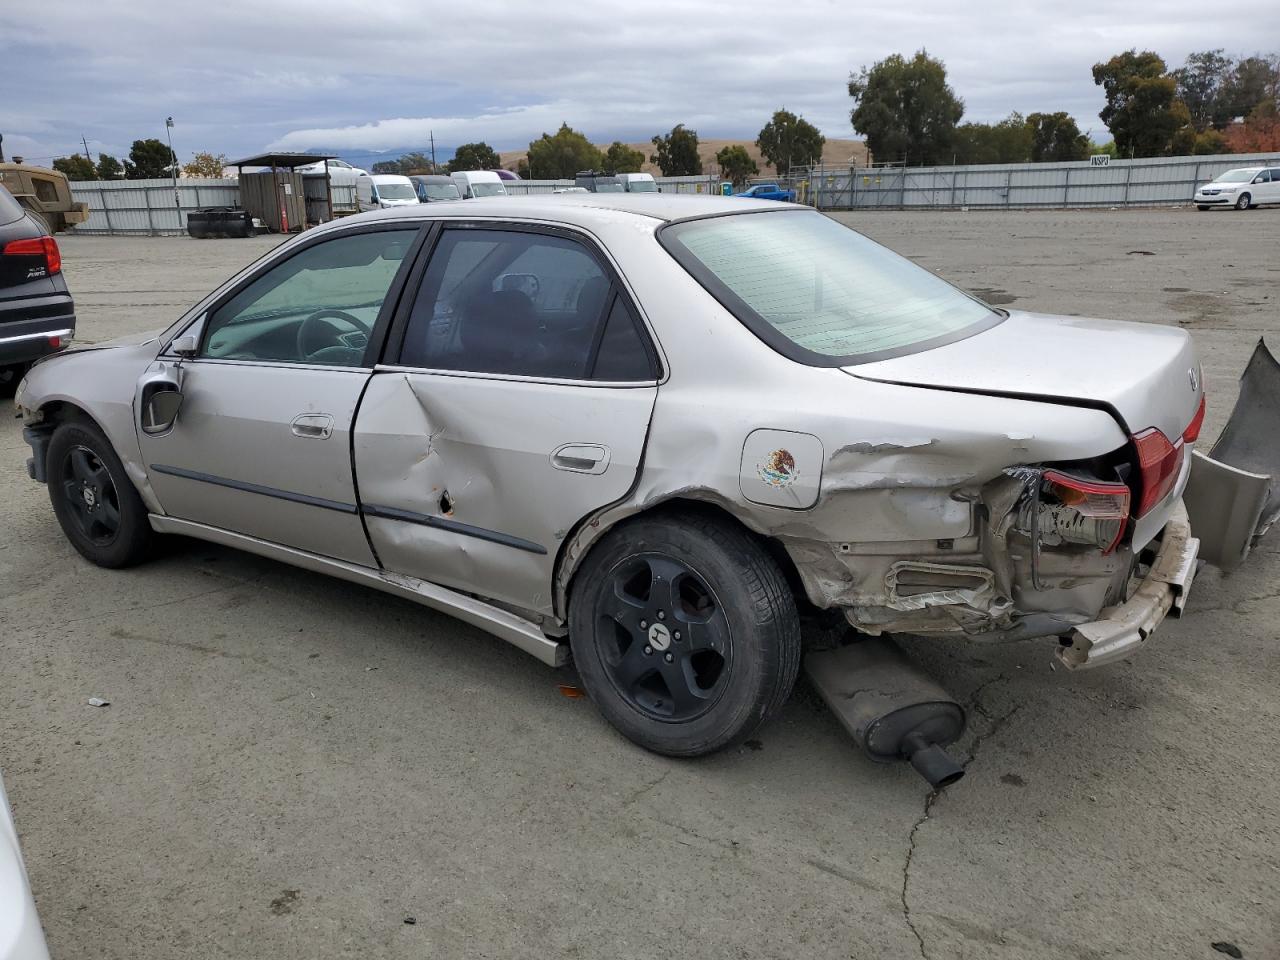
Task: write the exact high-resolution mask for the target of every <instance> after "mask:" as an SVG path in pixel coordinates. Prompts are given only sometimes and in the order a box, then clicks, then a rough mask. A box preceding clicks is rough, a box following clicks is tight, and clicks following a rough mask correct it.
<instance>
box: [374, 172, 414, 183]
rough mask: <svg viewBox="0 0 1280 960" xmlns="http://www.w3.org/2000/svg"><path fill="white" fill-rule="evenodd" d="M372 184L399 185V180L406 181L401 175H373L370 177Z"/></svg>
mask: <svg viewBox="0 0 1280 960" xmlns="http://www.w3.org/2000/svg"><path fill="white" fill-rule="evenodd" d="M370 179H371V180H373V182H374V183H399V182H400V181H401V180H408V179H409V178H408V177H406V176H405V175H404V174H403V173H375V174H373V175H372V176H371V177H370Z"/></svg>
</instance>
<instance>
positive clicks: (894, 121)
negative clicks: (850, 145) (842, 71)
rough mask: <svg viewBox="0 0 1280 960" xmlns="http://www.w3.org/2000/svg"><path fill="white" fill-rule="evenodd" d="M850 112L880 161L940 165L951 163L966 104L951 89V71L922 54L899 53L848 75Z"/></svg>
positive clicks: (940, 62) (850, 118)
mask: <svg viewBox="0 0 1280 960" xmlns="http://www.w3.org/2000/svg"><path fill="white" fill-rule="evenodd" d="M849 96H850V97H852V98H853V103H854V107H853V110H852V111H851V112H850V114H849V120H850V122H851V123H852V124H853V128H854V129H855V130H856V131H858V132H859V133H861V134H862V135H863V136H864V137H866V140H867V149H868V150H870V151H871V153H872V155H873V156H874V157H875V158H876V159H877V160H902V161H905V162H907V163H919V164H929V163H942V162H945V161H949V160H950V159H951V153H952V144H953V142H954V139H955V132H956V124H957V123H959V122H960V118H961V117H962V116H963V115H964V101H963V100H961V99H960V98H959V97H957V96H956V94H955V91H954V90H952V89H951V87H950V86H948V85H947V68H946V67H945V66H944V65H943V63H942V61H941V60H935V59H933V58H932V57H930V56H929V54H928V53H927V52H926V51H924V50H921V51H920V52H919V53H917V54H916V55H915V56H914V57H913V58H912V59H910V60H907V59H906V58H904V57H903V56H902V55H901V54H898V53H895V54H894V55H893V56H891V57H888V58H886V59H884V60H881V61H880V62H879V63H876V64H875V65H874V66H872V67H870V68H868V67H863V68H862V72H861V73H859V74H850V75H849Z"/></svg>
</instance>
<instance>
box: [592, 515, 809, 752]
mask: <svg viewBox="0 0 1280 960" xmlns="http://www.w3.org/2000/svg"><path fill="white" fill-rule="evenodd" d="M575 584H576V585H575V587H574V590H573V595H572V599H571V602H570V612H569V638H570V644H571V646H572V648H573V656H574V661H575V662H576V664H577V667H578V671H579V673H580V675H581V677H582V682H583V685H584V686H585V688H586V691H587V694H588V696H590V697H591V699H592V700H593V701H594V702H595V704H596V706H597V707H598V708H599V709H600V712H601V713H603V714H604V716H605V719H607V720H608V721H609V722H610V723H611V724H613V726H614V727H616V728H617V729H618V730H619V731H620V732H621V733H622V734H623V735H624V736H626V737H628V738H629V739H631V740H633V741H634V742H636V743H638V744H639V745H640V746H642V747H645V748H647V749H649V750H653V751H655V752H656V753H662V754H667V755H669V756H677V757H694V756H700V755H702V754H707V753H712V752H714V751H716V750H720V749H723V748H725V747H728V746H730V745H732V744H735V743H739V742H741V741H742V740H744V739H746V738H747V737H748V736H750V734H751V733H752V731H754V730H755V729H756V728H757V727H758V726H759V725H760V724H761V723H763V722H764V721H765V720H767V719H768V718H769V717H770V716H772V715H773V714H774V713H776V712H777V710H778V709H779V708H780V707H781V706H782V704H783V703H784V702H785V701H786V699H787V697H788V696H789V695H790V693H791V689H792V687H793V686H794V685H795V680H796V674H797V672H798V670H799V666H800V623H799V616H798V614H797V612H796V604H795V599H794V598H793V597H792V595H791V591H790V589H789V587H788V585H787V581H786V578H785V577H784V576H783V574H782V571H781V570H780V569H779V568H778V565H777V563H775V562H774V560H773V558H772V557H770V556H769V554H768V553H767V552H766V551H765V550H764V549H763V547H761V545H760V544H759V543H758V542H756V541H755V540H754V539H752V538H751V537H750V535H749V534H747V533H746V532H745V531H743V530H741V529H738V528H736V527H734V526H732V525H731V524H729V523H726V522H722V521H720V520H717V519H714V518H708V517H705V516H699V515H696V514H691V515H679V516H666V517H654V518H649V517H645V518H641V519H638V520H635V521H632V522H630V523H627V524H625V525H623V526H621V527H619V528H617V529H615V530H613V531H611V532H610V533H608V534H607V535H606V536H605V537H604V538H603V539H602V540H601V541H600V543H599V544H597V545H596V546H595V548H594V549H593V550H592V551H591V553H590V554H589V555H588V557H587V559H586V561H585V562H584V563H583V567H582V569H581V570H580V571H579V572H578V575H577V578H576V581H575Z"/></svg>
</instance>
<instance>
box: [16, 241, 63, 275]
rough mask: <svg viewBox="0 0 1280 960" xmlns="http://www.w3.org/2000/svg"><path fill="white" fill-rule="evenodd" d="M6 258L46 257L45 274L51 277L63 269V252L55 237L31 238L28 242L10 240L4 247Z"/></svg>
mask: <svg viewBox="0 0 1280 960" xmlns="http://www.w3.org/2000/svg"><path fill="white" fill-rule="evenodd" d="M3 254H4V256H6V257H44V268H45V272H46V273H47V274H48V275H49V276H53V274H55V273H57V272H58V271H60V270H61V269H62V252H61V251H60V250H59V249H58V241H57V240H55V239H53V237H31V238H30V239H28V240H10V241H9V242H8V243H6V244H5V245H4V250H3Z"/></svg>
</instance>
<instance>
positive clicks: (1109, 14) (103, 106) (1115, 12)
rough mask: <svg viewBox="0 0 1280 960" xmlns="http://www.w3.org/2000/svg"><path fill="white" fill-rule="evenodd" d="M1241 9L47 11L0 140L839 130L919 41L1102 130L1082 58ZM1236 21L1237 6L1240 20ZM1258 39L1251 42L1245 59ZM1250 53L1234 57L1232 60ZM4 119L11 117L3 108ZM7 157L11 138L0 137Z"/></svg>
mask: <svg viewBox="0 0 1280 960" xmlns="http://www.w3.org/2000/svg"><path fill="white" fill-rule="evenodd" d="M1254 9H1255V6H1254V5H1253V4H1250V5H1249V6H1247V7H1246V5H1245V4H1244V3H1243V2H1242V0H1222V2H1219V3H1218V4H1217V5H1216V6H1215V7H1214V13H1213V16H1212V17H1207V16H1206V15H1205V13H1204V8H1203V6H1202V4H1201V3H1199V2H1198V0H1166V2H1165V3H1164V4H1162V5H1161V6H1160V8H1159V14H1158V16H1153V15H1152V12H1151V8H1150V7H1149V6H1148V7H1143V6H1134V5H1123V4H1115V3H1114V2H1112V0H1076V2H1075V3H1073V4H1071V5H1069V6H1063V5H1062V4H1061V3H1058V2H1048V0H1033V2H1015V0H990V2H987V3H985V4H983V5H982V6H981V7H980V8H976V9H975V8H972V7H969V8H965V7H962V6H961V5H957V4H953V3H947V2H943V0H920V2H918V3H915V4H911V5H898V6H892V5H878V6H875V7H870V8H868V7H865V6H861V5H854V4H845V3H838V2H835V0H790V2H788V3H787V4H785V5H778V4H776V3H774V2H772V0H769V2H766V0H739V2H738V3H736V4H734V6H733V7H732V9H731V10H726V8H725V7H724V6H723V5H722V4H719V3H711V2H708V0H682V2H675V0H652V2H646V3H644V4H635V3H608V2H603V3H597V4H594V5H591V4H588V5H584V4H582V3H581V2H565V0H542V2H541V3H539V4H537V5H532V4H528V3H527V2H525V3H520V2H516V0H491V2H490V3H488V4H485V5H484V6H483V7H474V8H471V7H466V6H458V5H444V4H439V3H437V4H422V3H420V2H414V0H380V2H379V3H378V4H376V5H372V6H364V5H357V4H353V3H351V2H350V0H273V2H271V3H265V4H264V3H261V2H259V0H221V2H220V3H218V4H215V5H213V6H210V5H207V4H205V5H195V4H192V3H189V2H188V3H186V4H179V5H175V4H174V3H173V2H170V0H164V2H161V0H133V2H131V3H129V4H123V3H102V2H101V0H59V2H58V3H54V4H46V5H45V6H44V7H43V8H42V9H41V15H40V16H39V17H32V18H28V20H27V21H25V22H24V25H23V29H22V30H10V31H5V32H4V34H3V35H0V62H3V63H4V64H5V66H6V75H8V76H32V77H36V76H38V77H39V78H40V80H39V82H38V83H30V84H27V85H26V87H25V88H24V90H23V96H22V98H21V103H22V112H21V113H20V114H19V113H17V112H16V111H15V108H14V107H13V106H11V105H10V104H11V102H12V100H13V98H8V101H6V102H5V103H3V104H0V132H4V133H5V134H6V136H7V137H13V138H15V140H16V138H17V137H19V136H21V137H24V138H26V139H25V140H24V141H22V142H23V143H24V144H26V145H27V146H28V147H29V148H30V150H29V152H31V153H32V154H37V151H38V155H45V154H47V155H53V154H56V153H66V152H70V151H71V150H73V149H76V146H77V144H78V141H79V139H80V137H81V136H82V135H83V136H86V137H88V138H90V149H91V150H93V151H97V150H98V149H105V150H107V152H114V153H117V154H119V153H123V152H127V150H128V145H129V143H130V142H131V141H132V140H134V139H136V138H141V137H148V136H159V137H163V136H164V127H163V122H164V117H166V116H168V115H173V116H174V118H175V121H176V124H177V125H176V126H175V128H174V130H173V135H174V146H175V147H176V148H177V150H178V152H179V154H180V156H183V157H184V159H185V157H186V156H188V155H189V154H190V153H191V152H192V151H194V150H212V151H214V152H225V153H228V154H230V155H232V156H235V155H243V154H246V153H250V152H254V151H257V150H260V149H262V148H264V147H266V146H267V145H269V144H270V145H275V146H282V147H283V146H287V147H293V148H297V147H306V146H334V147H340V148H343V149H348V150H351V151H358V150H369V151H372V150H377V149H380V148H386V147H400V146H406V145H413V144H425V143H426V141H427V137H428V136H429V135H430V134H431V133H432V132H434V134H435V138H436V142H437V144H438V145H442V146H445V147H446V148H447V147H449V146H456V145H457V144H458V143H461V142H466V141H472V140H485V141H487V142H489V143H491V144H492V145H494V146H496V147H498V148H500V149H501V148H510V147H523V146H524V145H526V144H527V143H528V142H529V141H530V140H532V139H535V138H537V137H538V136H540V135H541V134H542V133H543V132H551V131H553V130H554V129H555V128H556V127H558V126H559V124H560V122H561V121H567V122H569V123H570V124H571V125H573V126H574V127H576V128H578V129H581V130H583V131H584V132H586V133H587V134H588V135H589V136H590V137H592V138H593V139H595V140H611V139H615V138H617V139H623V140H642V139H648V138H649V137H650V136H652V135H653V134H654V133H657V132H660V131H664V130H668V129H670V128H671V127H672V126H673V125H674V124H676V123H678V122H684V123H686V124H688V125H689V126H691V127H693V128H694V129H696V130H698V131H699V133H701V134H703V135H704V136H743V137H751V136H754V135H755V133H756V131H758V130H759V129H760V127H761V126H762V125H763V123H764V122H765V121H766V120H767V119H768V117H769V115H770V113H771V112H772V111H773V110H775V109H777V108H778V107H780V106H784V105H785V106H787V107H788V108H789V109H792V110H795V111H797V112H800V113H802V114H804V115H805V116H806V117H807V118H808V119H809V120H811V121H812V122H814V123H815V124H817V125H818V127H819V128H820V129H822V130H823V132H824V133H826V134H827V135H829V136H850V135H851V134H852V131H851V129H850V127H849V125H848V110H849V101H848V97H847V95H846V92H845V80H846V78H847V76H848V74H849V72H850V71H851V70H857V69H858V68H860V67H861V66H862V65H864V64H870V63H873V62H875V61H876V60H879V59H882V58H883V57H885V56H887V55H889V54H891V53H896V52H901V53H906V54H910V53H912V52H913V51H915V50H917V49H919V48H921V47H925V48H927V49H928V50H929V52H930V53H931V54H933V55H935V56H939V57H941V58H942V59H943V60H944V61H945V62H946V63H947V66H948V72H949V79H950V82H951V84H952V85H953V86H954V87H955V89H956V91H957V92H958V93H959V94H960V96H961V97H962V98H963V99H964V101H965V104H966V119H971V120H996V119H999V118H1001V117H1003V116H1005V115H1007V114H1008V113H1009V112H1010V111H1012V110H1018V111H1021V112H1023V113H1030V112H1033V111H1036V110H1060V109H1061V110H1067V111H1068V112H1070V113H1072V114H1073V115H1074V116H1075V117H1076V118H1077V120H1078V121H1079V122H1080V125H1081V128H1082V129H1088V128H1092V129H1093V130H1094V131H1095V133H1096V134H1098V135H1101V134H1102V132H1103V131H1102V124H1101V122H1100V121H1099V120H1098V119H1097V113H1098V110H1099V109H1100V108H1101V106H1102V100H1101V96H1100V93H1099V91H1098V88H1097V87H1095V86H1094V84H1093V82H1092V78H1091V76H1090V72H1089V70H1090V67H1091V66H1092V64H1093V63H1095V62H1096V61H1098V60H1101V59H1105V58H1107V57H1110V56H1111V55H1113V54H1115V53H1117V52H1119V51H1121V50H1124V49H1127V48H1128V47H1131V46H1137V47H1139V48H1143V49H1155V50H1157V51H1158V52H1160V53H1161V54H1162V55H1163V56H1164V57H1165V59H1166V60H1167V61H1169V62H1170V64H1171V65H1175V64H1177V63H1180V62H1181V61H1182V59H1183V58H1185V56H1186V54H1187V53H1188V52H1190V51H1192V50H1199V49H1206V48H1213V47H1218V46H1222V47H1226V48H1227V50H1228V51H1229V52H1231V51H1233V50H1235V48H1236V45H1237V43H1238V42H1239V41H1238V40H1237V38H1236V33H1235V30H1234V24H1236V23H1239V22H1242V21H1241V20H1240V19H1239V16H1245V17H1247V16H1250V15H1252V12H1253V11H1254ZM1238 15H1239V16H1238ZM1254 42H1255V41H1252V40H1251V41H1249V44H1250V46H1251V47H1252V45H1253V43H1254ZM1236 52H1239V53H1249V52H1252V49H1249V50H1238V51H1236ZM6 111H8V112H6ZM6 145H9V141H6Z"/></svg>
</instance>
